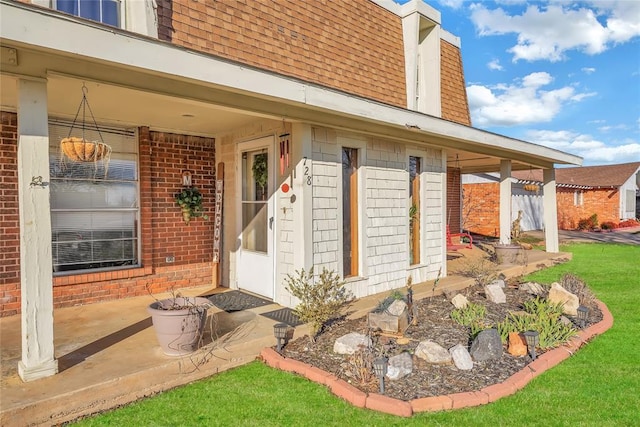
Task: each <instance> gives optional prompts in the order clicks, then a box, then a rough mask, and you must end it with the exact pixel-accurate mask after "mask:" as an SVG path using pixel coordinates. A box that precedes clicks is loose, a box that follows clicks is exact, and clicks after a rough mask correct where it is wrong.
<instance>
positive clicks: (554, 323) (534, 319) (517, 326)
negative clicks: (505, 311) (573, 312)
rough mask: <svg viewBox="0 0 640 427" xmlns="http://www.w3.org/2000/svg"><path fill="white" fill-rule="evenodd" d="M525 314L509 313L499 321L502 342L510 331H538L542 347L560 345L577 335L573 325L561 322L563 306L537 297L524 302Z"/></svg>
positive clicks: (539, 343)
mask: <svg viewBox="0 0 640 427" xmlns="http://www.w3.org/2000/svg"><path fill="white" fill-rule="evenodd" d="M524 308H525V311H526V313H525V314H514V313H511V314H509V317H507V318H506V319H505V320H504V321H502V322H500V323H498V325H497V329H498V332H499V333H500V338H501V339H502V342H506V341H507V339H508V338H509V333H510V332H519V333H521V332H525V331H529V330H533V331H538V334H539V341H538V347H540V348H541V349H547V348H553V347H558V346H559V345H561V344H563V343H565V342H567V341H568V340H569V339H570V338H571V337H573V336H574V335H576V330H575V329H574V328H573V326H571V325H565V324H563V323H562V322H560V320H559V318H560V315H561V314H562V306H561V305H560V304H552V303H551V302H549V301H547V300H544V299H540V298H536V299H534V300H531V301H527V302H526V303H525V304H524Z"/></svg>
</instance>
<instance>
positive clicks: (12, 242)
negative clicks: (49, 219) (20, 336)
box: [0, 111, 20, 315]
mask: <svg viewBox="0 0 640 427" xmlns="http://www.w3.org/2000/svg"><path fill="white" fill-rule="evenodd" d="M0 230H1V234H2V239H0V252H1V253H2V256H1V257H0V313H2V314H4V313H6V315H12V314H17V313H19V312H20V217H19V215H18V119H17V115H16V114H15V113H9V112H4V111H3V112H0Z"/></svg>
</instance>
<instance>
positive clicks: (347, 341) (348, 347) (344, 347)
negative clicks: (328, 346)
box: [333, 332, 371, 354]
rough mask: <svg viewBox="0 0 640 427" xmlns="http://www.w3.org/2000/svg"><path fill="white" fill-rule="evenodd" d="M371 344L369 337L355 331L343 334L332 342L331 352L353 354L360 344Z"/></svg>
mask: <svg viewBox="0 0 640 427" xmlns="http://www.w3.org/2000/svg"><path fill="white" fill-rule="evenodd" d="M370 345H371V338H369V337H368V336H366V335H363V334H359V333H357V332H351V333H350V334H347V335H343V336H341V337H340V338H338V339H337V340H336V341H335V342H334V343H333V352H334V353H338V354H354V353H355V352H356V351H358V349H359V348H360V346H363V347H368V346H370Z"/></svg>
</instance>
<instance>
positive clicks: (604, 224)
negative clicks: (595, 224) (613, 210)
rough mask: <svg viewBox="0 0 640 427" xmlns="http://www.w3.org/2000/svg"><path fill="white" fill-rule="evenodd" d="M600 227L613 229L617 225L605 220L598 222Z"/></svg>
mask: <svg viewBox="0 0 640 427" xmlns="http://www.w3.org/2000/svg"><path fill="white" fill-rule="evenodd" d="M600 228H601V229H603V230H615V229H616V228H618V226H617V225H616V223H615V222H613V221H605V222H603V223H602V224H600Z"/></svg>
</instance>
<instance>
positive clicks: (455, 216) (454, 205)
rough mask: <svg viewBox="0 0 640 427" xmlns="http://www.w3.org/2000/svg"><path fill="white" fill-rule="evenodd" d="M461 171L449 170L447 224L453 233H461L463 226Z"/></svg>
mask: <svg viewBox="0 0 640 427" xmlns="http://www.w3.org/2000/svg"><path fill="white" fill-rule="evenodd" d="M460 178H461V177H460V169H456V168H448V169H447V212H446V218H445V220H446V222H447V225H448V226H449V229H450V230H451V232H452V233H459V232H460V227H461V226H462V216H461V211H460V208H461V201H460V197H461V194H462V193H461V188H460V187H461V185H462V184H461V181H460Z"/></svg>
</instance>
